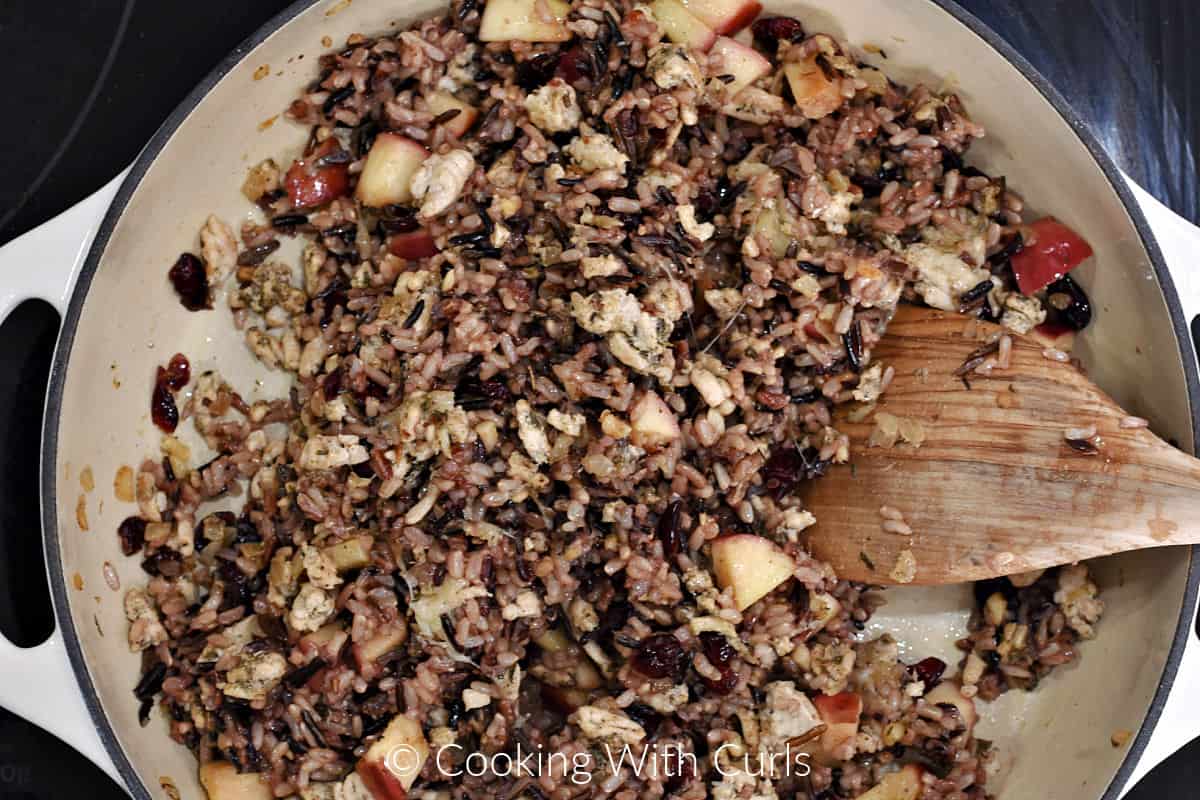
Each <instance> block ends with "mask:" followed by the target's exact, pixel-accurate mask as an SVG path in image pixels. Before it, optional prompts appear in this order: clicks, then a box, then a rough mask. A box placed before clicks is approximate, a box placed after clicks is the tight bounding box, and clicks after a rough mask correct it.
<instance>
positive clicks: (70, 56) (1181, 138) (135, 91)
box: [0, 0, 1200, 800]
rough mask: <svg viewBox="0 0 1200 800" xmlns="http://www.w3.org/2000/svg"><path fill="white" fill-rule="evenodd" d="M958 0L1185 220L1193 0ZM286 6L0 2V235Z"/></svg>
mask: <svg viewBox="0 0 1200 800" xmlns="http://www.w3.org/2000/svg"><path fill="white" fill-rule="evenodd" d="M364 1H367V0H364ZM369 1H370V2H386V1H387V0H369ZM400 1H401V0H395V2H397V3H400ZM891 1H892V2H895V0H891ZM959 1H960V2H961V3H962V5H964V6H965V7H967V8H968V9H969V10H970V11H971V12H973V13H974V14H976V15H977V16H979V17H980V18H982V19H983V20H984V21H985V22H987V23H988V24H989V25H991V26H992V28H993V29H995V30H996V31H997V32H998V33H1000V34H1001V35H1002V36H1003V37H1005V38H1006V39H1008V40H1009V41H1010V42H1011V43H1012V44H1014V45H1015V46H1016V47H1017V49H1018V50H1019V51H1021V53H1022V54H1023V55H1025V56H1026V57H1027V58H1028V59H1029V60H1030V61H1031V62H1032V63H1033V64H1034V65H1035V66H1036V67H1037V68H1038V69H1039V70H1041V72H1042V73H1043V74H1044V75H1046V76H1047V77H1048V78H1049V79H1050V81H1051V82H1052V83H1053V84H1054V85H1055V86H1057V87H1058V89H1059V90H1060V91H1061V92H1062V93H1063V94H1064V95H1065V96H1066V97H1067V98H1068V99H1069V100H1070V101H1071V103H1072V104H1073V105H1074V106H1075V108H1076V109H1077V110H1078V111H1079V112H1080V113H1081V114H1082V115H1083V117H1084V119H1085V120H1087V121H1088V123H1089V124H1090V125H1091V127H1092V129H1093V130H1094V131H1095V133H1096V134H1097V136H1098V137H1099V138H1100V140H1101V142H1102V143H1103V144H1104V145H1105V146H1106V147H1107V148H1108V150H1109V152H1111V153H1112V154H1113V156H1114V157H1115V158H1116V160H1117V161H1118V163H1119V164H1120V165H1121V166H1122V168H1124V169H1125V171H1126V172H1128V173H1129V174H1130V175H1132V176H1133V177H1135V178H1136V179H1137V180H1138V181H1139V182H1140V183H1141V184H1142V185H1143V186H1145V187H1146V188H1147V189H1149V190H1150V191H1151V192H1152V193H1153V194H1155V195H1156V196H1157V197H1158V198H1159V199H1161V200H1163V201H1164V202H1165V203H1167V205H1169V206H1171V207H1172V208H1174V209H1175V210H1176V211H1178V212H1179V213H1180V214H1182V215H1184V216H1186V217H1189V218H1190V219H1192V220H1193V221H1197V222H1200V191H1198V188H1200V178H1198V171H1197V160H1198V159H1200V48H1197V47H1196V46H1195V43H1196V42H1197V41H1200V21H1198V20H1197V17H1196V15H1195V13H1194V11H1195V0H959ZM287 5H288V2H287V0H208V2H206V3H204V4H203V6H202V7H201V8H199V9H196V10H185V8H183V6H184V4H183V3H181V2H178V1H176V2H161V1H160V0H141V1H140V2H138V0H74V1H73V2H68V3H66V4H63V3H47V2H37V1H36V0H0V52H3V53H4V54H5V55H6V59H5V62H6V65H5V66H6V74H7V75H8V77H7V79H6V82H7V84H8V87H9V88H8V90H6V93H5V96H6V97H8V98H9V101H8V102H9V106H8V108H9V112H8V123H7V124H6V125H4V126H3V127H2V128H0V176H3V179H2V180H0V243H3V242H5V241H7V240H9V239H11V238H12V237H14V236H16V235H18V234H20V233H22V232H23V231H25V230H28V229H29V228H32V227H34V226H35V225H37V224H39V223H41V222H43V221H45V220H46V219H48V218H50V217H51V216H53V215H55V214H57V213H58V212H60V211H62V210H63V209H65V208H67V207H69V206H70V205H72V204H73V203H75V202H77V201H78V200H79V199H81V198H82V197H84V196H86V195H87V194H89V193H90V192H92V191H94V190H95V189H96V188H98V187H99V186H101V185H102V184H103V183H105V182H106V181H107V180H108V179H109V178H111V177H112V176H113V175H115V174H116V173H117V172H118V171H120V170H121V169H122V168H123V167H125V166H126V165H128V164H129V163H130V162H132V161H133V159H134V157H135V156H136V154H137V152H138V151H139V150H140V149H141V147H142V145H143V144H144V143H145V142H146V141H147V140H148V139H149V138H150V136H151V134H152V133H153V132H154V130H155V129H156V128H157V127H158V125H159V124H160V123H161V122H162V120H163V119H164V118H165V117H166V115H167V114H168V113H169V112H170V110H171V109H172V108H173V107H174V106H175V105H176V104H177V103H178V102H179V101H180V100H181V99H182V98H183V97H184V96H185V95H186V94H187V92H188V91H189V90H190V89H191V88H192V87H193V86H194V85H195V84H196V83H197V82H198V81H199V80H200V79H201V78H202V77H203V76H204V75H205V74H206V73H207V72H208V71H209V70H210V69H211V68H212V66H213V65H214V64H216V63H217V61H219V60H220V59H221V58H222V57H223V56H224V55H225V54H226V53H227V52H229V51H230V50H232V49H233V48H234V47H235V46H236V45H237V44H238V43H239V42H240V41H241V40H242V39H243V38H245V37H246V36H247V35H249V34H250V33H251V32H252V31H253V30H254V29H255V28H257V27H258V26H259V25H261V24H262V23H263V22H265V21H266V20H267V19H269V18H270V17H271V16H272V15H274V14H276V13H278V12H279V11H281V10H282V9H283V8H285V7H286V6H287ZM56 325H57V320H56V317H55V315H54V313H53V312H52V311H50V310H49V309H48V308H47V307H45V306H43V305H37V304H27V305H26V306H25V307H23V308H22V309H20V310H19V311H18V313H17V314H15V315H14V316H13V317H12V318H10V319H9V320H8V321H7V322H6V323H4V324H3V326H2V327H0V343H2V344H0V498H3V500H2V502H0V630H3V632H4V634H5V635H6V636H8V637H9V638H10V639H13V640H14V641H17V642H19V643H21V644H25V645H29V644H35V643H37V642H38V641H40V640H41V639H42V638H44V636H45V635H46V634H47V633H48V632H49V630H50V629H51V624H52V623H51V621H50V613H49V600H48V593H47V590H46V587H45V580H44V578H43V576H42V574H41V566H40V543H39V541H38V537H37V536H36V535H35V533H34V532H35V531H36V530H37V528H38V518H37V499H36V498H37V475H36V467H35V465H36V460H37V458H36V454H37V448H38V439H39V436H38V430H39V426H40V414H41V404H42V390H41V387H42V386H44V384H45V378H46V373H47V367H48V363H49V357H50V352H51V348H52V346H53V342H54V335H55V330H56ZM1197 786H1200V741H1197V742H1193V743H1192V745H1190V746H1189V748H1187V750H1185V751H1184V752H1183V753H1181V754H1180V755H1178V756H1176V757H1175V758H1174V759H1172V760H1171V761H1170V762H1168V764H1166V765H1164V766H1163V767H1162V768H1160V769H1159V770H1156V771H1155V773H1153V774H1152V775H1151V776H1150V777H1149V778H1147V779H1146V780H1145V781H1143V782H1142V784H1141V785H1140V786H1139V787H1138V788H1137V789H1135V790H1134V791H1133V792H1131V793H1130V795H1129V798H1131V800H1150V798H1156V799H1157V798H1185V797H1188V798H1190V797H1195V796H1197V791H1198V790H1197V789H1196V787H1197ZM75 796H84V797H90V798H95V799H96V800H107V798H113V799H114V800H115V799H116V798H120V797H124V794H123V793H122V792H121V791H120V790H119V789H117V788H116V787H115V786H114V785H112V784H111V782H110V781H109V780H108V779H107V778H106V777H105V776H104V775H103V774H102V773H101V772H100V771H99V770H97V769H95V768H94V767H92V766H91V765H90V764H88V763H87V762H86V761H85V760H84V759H83V758H81V757H79V756H78V755H77V754H75V753H74V752H73V751H72V750H70V748H68V747H66V746H65V745H62V744H61V743H59V742H58V741H57V740H56V739H54V738H53V737H51V736H49V735H48V734H45V733H42V732H41V731H38V730H37V729H35V728H33V727H32V726H30V725H27V724H26V723H25V722H24V721H22V720H19V719H16V718H15V717H13V716H12V715H9V714H7V713H6V712H4V711H2V710H0V800H18V799H21V800H52V799H54V800H57V798H64V797H75Z"/></svg>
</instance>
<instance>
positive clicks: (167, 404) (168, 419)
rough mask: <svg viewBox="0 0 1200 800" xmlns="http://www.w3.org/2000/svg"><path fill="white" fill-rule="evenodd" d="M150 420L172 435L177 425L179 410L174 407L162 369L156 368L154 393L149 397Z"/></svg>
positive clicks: (165, 372) (164, 371)
mask: <svg viewBox="0 0 1200 800" xmlns="http://www.w3.org/2000/svg"><path fill="white" fill-rule="evenodd" d="M150 419H152V420H153V421H154V424H155V425H157V426H158V427H159V428H160V429H161V430H163V431H166V432H167V433H174V432H175V428H176V427H177V426H178V425H179V408H178V407H176V405H175V398H174V397H173V396H172V395H171V389H170V386H169V385H168V383H167V371H166V370H165V369H163V368H162V367H159V368H158V377H157V378H156V379H155V381H154V391H153V392H152V393H151V395H150Z"/></svg>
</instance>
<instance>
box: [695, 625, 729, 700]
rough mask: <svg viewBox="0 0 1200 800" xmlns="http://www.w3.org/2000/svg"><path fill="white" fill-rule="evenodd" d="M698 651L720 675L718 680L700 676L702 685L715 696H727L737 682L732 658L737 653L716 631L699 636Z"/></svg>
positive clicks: (705, 632)
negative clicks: (715, 694)
mask: <svg viewBox="0 0 1200 800" xmlns="http://www.w3.org/2000/svg"><path fill="white" fill-rule="evenodd" d="M700 650H701V651H702V652H703V653H704V657H705V658H707V659H708V663H709V664H712V665H713V666H714V667H716V668H717V670H718V671H719V672H720V673H721V677H720V679H718V680H713V679H711V678H706V677H704V676H701V677H700V679H701V680H702V681H704V685H705V686H707V687H708V688H709V689H712V690H713V691H714V692H716V693H717V694H728V693H729V692H731V691H733V687H734V686H737V680H738V676H737V673H736V672H734V671H733V658H734V656H735V655H737V651H736V650H734V649H733V645H732V644H730V643H729V640H728V639H726V638H725V637H724V636H723V635H721V634H719V633H717V632H716V631H704V632H703V633H701V634H700Z"/></svg>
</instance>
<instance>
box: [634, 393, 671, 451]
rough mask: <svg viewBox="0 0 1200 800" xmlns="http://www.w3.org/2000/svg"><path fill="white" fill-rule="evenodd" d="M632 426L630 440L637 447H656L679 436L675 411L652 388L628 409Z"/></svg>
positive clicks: (668, 442)
mask: <svg viewBox="0 0 1200 800" xmlns="http://www.w3.org/2000/svg"><path fill="white" fill-rule="evenodd" d="M629 421H630V423H631V424H632V426H633V433H632V435H631V436H630V440H631V441H632V442H633V443H634V444H635V445H637V446H638V447H643V448H644V447H658V446H661V445H665V444H670V443H671V442H673V441H675V440H676V439H678V438H679V420H677V419H676V418H675V412H674V411H672V410H671V407H670V406H669V405H667V404H666V402H665V401H664V400H663V399H662V398H661V397H659V396H658V394H657V393H656V392H655V391H654V390H653V389H650V390H648V391H647V392H646V393H645V394H644V395H642V396H641V398H640V399H639V400H638V401H637V402H636V403H634V404H633V408H631V409H630V410H629Z"/></svg>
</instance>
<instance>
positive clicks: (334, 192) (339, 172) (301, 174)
mask: <svg viewBox="0 0 1200 800" xmlns="http://www.w3.org/2000/svg"><path fill="white" fill-rule="evenodd" d="M340 148H341V145H340V144H338V140H337V139H335V138H333V137H332V136H331V137H329V138H328V139H326V140H325V141H323V142H321V144H320V145H319V146H318V147H317V149H316V150H314V151H313V152H312V154H311V155H309V156H308V157H307V158H302V159H300V160H299V161H295V162H293V163H292V166H291V168H290V169H288V171H287V174H286V175H284V176H283V186H284V188H285V189H286V190H287V193H288V199H289V200H291V202H292V207H293V208H299V209H307V208H317V207H318V206H323V205H326V204H327V203H330V202H332V201H333V200H336V199H337V198H339V197H341V196H342V195H344V194H345V193H346V191H347V190H348V189H349V188H350V166H349V165H348V164H326V165H324V166H321V165H320V164H318V163H317V162H318V161H320V159H322V158H323V157H325V156H328V155H330V154H331V153H333V152H334V151H336V150H339V149H340Z"/></svg>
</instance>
